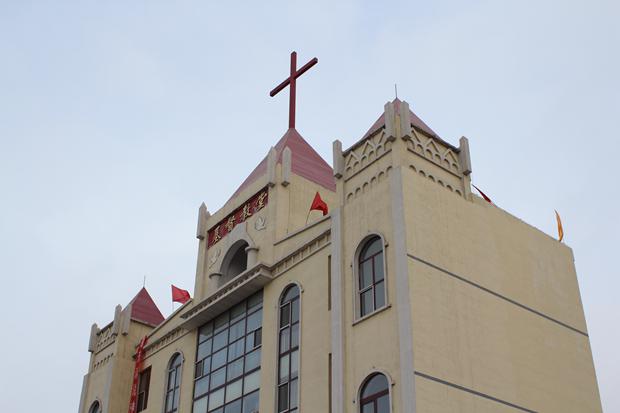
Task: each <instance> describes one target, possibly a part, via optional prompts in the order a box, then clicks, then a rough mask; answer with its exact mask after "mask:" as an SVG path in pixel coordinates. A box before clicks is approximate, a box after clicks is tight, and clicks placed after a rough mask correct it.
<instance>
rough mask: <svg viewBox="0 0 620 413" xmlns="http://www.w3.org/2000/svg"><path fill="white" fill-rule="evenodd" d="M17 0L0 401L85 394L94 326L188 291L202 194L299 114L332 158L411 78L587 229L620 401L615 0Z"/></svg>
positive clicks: (547, 212)
mask: <svg viewBox="0 0 620 413" xmlns="http://www.w3.org/2000/svg"><path fill="white" fill-rule="evenodd" d="M242 3H243V2H227V1H221V2H216V1H211V2H209V1H175V2H171V1H154V0H149V1H140V0H134V1H101V0H99V1H91V0H81V1H60V0H56V1H39V2H36V1H27V0H1V1H0V59H1V60H0V189H1V192H0V194H1V195H0V197H1V201H2V202H0V276H1V277H2V286H3V287H2V290H3V292H4V294H3V296H4V297H3V300H2V305H1V306H0V309H1V310H2V311H1V312H0V322H1V327H2V337H3V339H2V340H1V341H0V350H1V352H2V354H3V366H4V371H5V374H2V375H0V389H2V391H1V393H2V396H0V410H2V411H7V412H9V411H13V412H22V411H31V410H32V408H31V407H26V406H27V405H28V402H29V401H33V400H36V401H37V403H41V402H43V403H44V405H45V410H46V412H49V413H66V412H72V411H76V410H77V405H78V400H79V396H80V391H81V384H82V377H83V374H84V373H85V372H86V371H87V367H88V357H89V353H88V352H87V342H88V337H89V330H90V325H91V323H92V322H97V323H99V325H103V324H106V323H107V322H109V321H111V319H112V317H113V311H114V306H115V305H116V304H122V305H123V306H124V305H126V304H127V303H128V301H129V300H130V299H131V298H132V297H133V296H134V295H135V294H136V293H137V292H138V290H139V289H140V288H141V287H142V281H143V276H144V275H147V288H148V290H149V291H150V292H151V294H152V295H153V297H154V298H155V300H156V302H157V303H158V304H159V306H160V308H161V309H162V311H163V312H164V314H166V315H167V314H169V313H170V312H171V310H172V306H171V303H170V284H171V283H174V284H176V285H178V286H179V287H182V288H186V289H189V290H193V286H194V275H195V266H196V250H197V241H196V239H195V238H194V235H195V226H196V216H197V208H198V206H199V205H200V203H201V202H202V201H205V202H206V204H207V206H208V207H209V209H210V210H211V211H214V210H216V209H218V208H219V207H220V206H221V205H222V204H223V203H224V202H225V200H226V199H227V198H228V197H229V196H230V195H231V194H232V192H233V191H234V190H235V189H236V187H237V186H238V185H239V184H240V183H241V181H242V180H243V179H244V178H245V176H246V175H247V174H248V173H249V172H250V171H251V170H252V169H253V168H254V166H255V165H256V164H257V163H258V162H259V160H260V159H261V158H262V157H263V156H264V155H265V154H266V153H267V151H268V149H269V147H270V146H271V145H272V144H274V143H275V142H276V141H277V140H278V139H279V138H280V137H281V136H282V134H283V133H284V132H285V130H286V126H287V105H288V98H287V94H286V93H285V94H282V95H278V96H277V97H275V98H269V96H268V92H269V90H271V89H272V87H274V86H275V85H277V84H278V83H279V82H280V81H282V80H283V79H284V78H285V77H286V76H287V73H288V70H289V68H288V64H289V53H290V52H291V50H297V51H298V53H299V57H298V59H299V63H300V64H303V63H305V62H306V61H308V60H309V59H310V58H312V57H314V56H317V57H318V58H319V64H318V65H317V66H315V67H314V68H313V69H312V70H311V71H310V72H308V73H307V74H306V75H304V76H303V78H302V79H301V80H300V81H299V83H298V105H297V107H298V118H297V128H298V130H299V131H300V132H301V133H302V135H303V136H304V137H305V138H306V139H307V140H308V141H309V142H310V143H311V144H312V145H314V147H315V148H316V149H317V150H318V151H319V153H321V154H322V155H323V157H324V158H325V159H326V160H328V162H330V163H331V143H332V141H333V140H334V139H341V140H342V141H343V144H344V146H345V147H346V146H348V145H350V144H352V143H353V142H355V141H356V140H357V139H359V138H360V137H361V135H363V133H364V132H365V131H366V130H367V128H368V127H370V125H371V124H372V123H373V122H374V121H375V120H376V118H377V117H378V116H379V115H380V113H381V111H382V110H383V104H384V103H385V102H386V101H388V100H391V99H393V97H394V83H398V91H399V97H400V98H402V99H404V100H407V101H408V102H409V103H410V105H411V107H412V109H413V110H414V112H416V113H417V114H418V115H419V116H420V117H421V118H422V119H424V120H425V121H426V123H428V124H429V125H430V126H431V127H432V128H433V129H434V130H435V131H436V132H437V133H438V134H439V135H440V136H442V137H443V138H444V139H446V140H448V141H449V142H452V143H453V144H458V139H459V137H460V136H462V135H465V136H467V137H468V138H469V140H470V145H471V155H472V162H473V170H474V172H473V179H474V182H475V183H476V184H477V185H478V186H479V187H481V188H483V190H485V192H486V193H487V194H488V195H490V196H491V197H492V198H493V200H494V201H495V202H496V203H497V204H498V205H500V206H501V207H502V208H504V209H506V210H507V211H509V212H511V213H513V214H514V215H516V216H517V217H519V218H521V219H523V220H525V221H526V222H528V223H530V224H532V225H534V226H536V227H537V228H539V229H541V230H542V231H545V232H546V233H548V234H551V235H555V231H556V229H555V221H554V215H553V209H554V208H555V209H557V210H558V211H559V212H560V214H561V215H562V217H563V220H564V226H565V232H566V238H565V239H566V243H567V244H568V245H570V246H571V247H572V248H573V249H574V253H575V259H576V266H577V271H578V277H579V283H580V287H581V293H582V298H583V302H584V308H585V313H586V318H587V321H588V329H589V333H590V338H591V343H592V347H593V353H594V360H595V364H596V370H597V375H598V380H599V386H600V390H601V394H602V398H603V404H604V408H605V410H606V411H607V412H615V411H620V392H618V388H619V386H620V355H619V352H618V346H619V344H620V343H619V341H620V332H619V326H620V304H619V303H618V302H619V301H620V300H618V291H619V290H620V272H619V271H618V266H617V260H616V259H615V258H617V256H616V254H618V253H619V245H620V244H619V242H618V239H617V234H618V233H619V232H620V224H619V220H618V209H619V204H620V202H619V199H620V196H619V195H618V194H619V192H620V191H619V190H618V183H617V176H618V173H617V168H618V159H619V155H618V154H619V152H620V144H619V143H618V142H619V139H620V138H619V136H618V127H619V125H618V123H619V119H620V98H619V92H620V81H619V77H618V75H619V73H620V53H619V52H620V50H619V49H620V29H619V26H620V25H619V24H618V21H620V6H619V4H620V3H619V2H618V1H617V0H608V1H604V0H589V1H585V0H584V1H572V0H557V1H551V0H536V1H531V0H518V1H497V0H489V1H477V0H472V1H467V2H462V1H426V2H419V1H406V2H388V1H374V2H371V1H337V2H336V1H333V0H324V1H323V0H321V1H318V0H313V1H305V2H299V1H287V2H281V3H273V2H269V1H261V2H247V3H248V4H247V5H243V4H242Z"/></svg>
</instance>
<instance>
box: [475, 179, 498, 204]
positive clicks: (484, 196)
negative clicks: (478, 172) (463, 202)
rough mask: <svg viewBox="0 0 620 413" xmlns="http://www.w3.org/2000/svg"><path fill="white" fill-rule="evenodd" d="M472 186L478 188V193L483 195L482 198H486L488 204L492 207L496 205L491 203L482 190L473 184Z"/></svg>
mask: <svg viewBox="0 0 620 413" xmlns="http://www.w3.org/2000/svg"><path fill="white" fill-rule="evenodd" d="M471 185H472V186H473V187H474V188H476V191H478V192H480V195H482V197H483V198H484V200H485V201H487V202H488V203H489V204H491V205H495V204H494V203H493V201H491V198H489V197H488V196H486V194H485V193H484V192H482V191H481V190H480V188H478V187H477V186H476V185H474V184H471Z"/></svg>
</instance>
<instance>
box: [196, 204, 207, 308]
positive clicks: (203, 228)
mask: <svg viewBox="0 0 620 413" xmlns="http://www.w3.org/2000/svg"><path fill="white" fill-rule="evenodd" d="M209 218H211V214H210V213H209V210H208V208H207V206H206V205H205V203H204V202H203V203H202V204H201V205H200V208H198V224H197V227H196V238H198V240H199V242H198V260H197V263H196V282H195V284H194V297H196V298H202V297H203V296H204V292H205V291H206V285H205V284H206V283H207V274H206V272H207V254H208V252H209V251H208V250H209V239H208V238H209Z"/></svg>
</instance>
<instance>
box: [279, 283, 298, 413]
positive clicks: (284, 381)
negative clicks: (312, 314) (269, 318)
mask: <svg viewBox="0 0 620 413" xmlns="http://www.w3.org/2000/svg"><path fill="white" fill-rule="evenodd" d="M279 325H280V329H279V340H278V343H279V344H278V353H279V359H278V389H277V390H278V391H277V394H278V401H277V412H278V413H293V412H296V411H297V410H296V409H297V404H298V403H297V399H298V388H297V386H298V379H297V377H298V376H299V341H300V340H299V288H298V287H297V286H291V287H289V289H288V290H286V292H285V294H283V299H282V301H281V302H280V322H279Z"/></svg>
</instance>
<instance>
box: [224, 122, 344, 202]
mask: <svg viewBox="0 0 620 413" xmlns="http://www.w3.org/2000/svg"><path fill="white" fill-rule="evenodd" d="M287 146H288V147H289V149H290V150H291V155H292V156H291V158H292V159H291V161H292V165H291V170H292V172H293V173H295V174H297V175H299V176H302V177H304V178H306V179H307V180H309V181H312V182H314V183H316V184H319V185H321V186H322V187H324V188H325V189H328V190H330V191H335V190H336V181H335V180H334V170H333V169H332V167H331V166H329V164H328V163H327V162H325V160H324V159H323V158H321V155H319V154H318V153H317V152H316V151H315V150H314V148H312V146H310V144H309V143H308V142H306V140H305V139H304V138H302V137H301V135H300V134H299V132H297V130H295V129H289V130H288V131H286V133H285V134H284V136H283V137H282V139H280V140H279V141H278V143H277V144H276V146H275V150H276V153H277V158H276V159H277V162H278V163H281V162H282V152H283V151H284V148H286V147H287ZM266 173H267V157H265V158H264V159H263V160H262V161H261V162H260V163H259V164H258V166H257V167H256V168H255V169H254V170H253V171H252V173H251V174H250V175H249V176H248V177H247V178H246V180H245V181H243V183H242V184H241V186H240V187H239V188H238V189H237V190H236V191H235V193H234V194H233V195H232V197H231V198H234V197H235V196H237V195H239V193H240V192H241V191H242V190H244V189H245V188H247V187H248V186H250V184H252V183H253V182H255V181H256V180H257V179H258V178H260V177H261V176H263V175H264V174H266Z"/></svg>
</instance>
